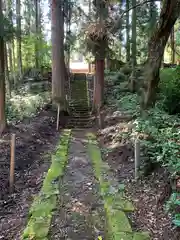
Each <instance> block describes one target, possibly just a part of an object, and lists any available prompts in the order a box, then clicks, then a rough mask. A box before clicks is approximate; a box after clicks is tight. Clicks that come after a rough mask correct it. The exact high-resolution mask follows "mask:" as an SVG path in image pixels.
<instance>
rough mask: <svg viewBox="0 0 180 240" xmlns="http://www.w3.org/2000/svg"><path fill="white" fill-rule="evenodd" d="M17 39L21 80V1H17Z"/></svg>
mask: <svg viewBox="0 0 180 240" xmlns="http://www.w3.org/2000/svg"><path fill="white" fill-rule="evenodd" d="M16 27H17V29H16V37H17V63H18V71H19V78H21V77H22V53H21V1H20V0H16Z"/></svg>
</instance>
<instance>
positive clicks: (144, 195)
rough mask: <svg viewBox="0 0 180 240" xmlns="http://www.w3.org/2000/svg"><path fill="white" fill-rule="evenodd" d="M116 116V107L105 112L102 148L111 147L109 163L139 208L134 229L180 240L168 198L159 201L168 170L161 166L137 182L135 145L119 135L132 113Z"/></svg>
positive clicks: (158, 238) (155, 237) (156, 238)
mask: <svg viewBox="0 0 180 240" xmlns="http://www.w3.org/2000/svg"><path fill="white" fill-rule="evenodd" d="M112 116H113V110H112V109H111V110H110V109H107V110H106V111H105V112H104V118H105V119H106V120H105V128H104V129H102V130H101V131H99V141H100V143H101V147H102V148H106V149H110V150H109V151H106V153H105V154H104V161H107V162H108V164H109V166H110V168H111V172H112V174H113V176H114V178H116V179H118V181H119V182H120V183H125V185H126V194H127V196H130V198H131V199H132V201H133V203H134V206H135V207H136V211H135V213H134V214H133V216H132V217H131V220H132V225H133V227H134V229H136V230H145V231H149V232H150V233H151V237H152V239H153V240H179V239H180V232H179V230H178V229H174V227H173V226H172V223H171V219H170V216H168V215H167V214H165V212H164V210H163V206H164V201H162V202H159V201H158V200H159V199H161V195H162V194H164V190H165V188H166V181H167V174H166V171H165V170H164V169H162V168H158V169H156V170H155V171H154V172H153V173H152V174H150V175H149V176H147V177H145V178H143V179H141V180H138V181H137V182H135V181H134V151H133V146H132V144H131V143H130V142H127V141H124V140H123V139H122V138H121V137H119V138H118V135H119V133H120V132H121V131H122V130H124V129H126V130H127V129H128V127H129V125H127V123H128V121H129V120H130V119H131V116H128V115H126V114H124V113H122V115H120V116H116V117H115V116H113V117H112ZM115 139H116V140H115Z"/></svg>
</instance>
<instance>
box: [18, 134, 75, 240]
mask: <svg viewBox="0 0 180 240" xmlns="http://www.w3.org/2000/svg"><path fill="white" fill-rule="evenodd" d="M70 133H71V131H70V130H64V132H63V134H62V136H61V140H60V143H59V145H58V147H57V150H56V153H55V155H53V157H52V164H51V166H50V168H49V170H48V173H47V175H46V177H45V179H44V182H43V186H42V188H41V191H40V193H39V195H38V196H37V197H36V198H35V199H34V202H33V204H32V206H31V209H30V212H29V215H30V219H29V221H28V224H27V227H26V229H25V230H24V233H23V237H22V239H37V240H38V239H46V237H47V235H48V232H49V227H50V224H51V218H52V214H53V210H54V209H55V208H56V201H57V195H58V194H59V191H58V180H57V179H59V178H60V177H62V176H63V174H64V169H65V166H66V164H67V160H68V157H67V152H68V143H69V139H70Z"/></svg>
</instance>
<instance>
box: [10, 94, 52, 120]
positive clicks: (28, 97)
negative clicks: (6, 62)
mask: <svg viewBox="0 0 180 240" xmlns="http://www.w3.org/2000/svg"><path fill="white" fill-rule="evenodd" d="M49 101H50V92H41V93H39V94H30V93H24V94H21V95H12V97H11V99H8V100H7V104H6V114H7V121H8V122H12V121H21V120H23V119H24V118H25V117H32V116H34V115H35V114H36V112H37V110H38V109H41V108H43V107H44V106H45V105H46V104H47V103H48V102H49Z"/></svg>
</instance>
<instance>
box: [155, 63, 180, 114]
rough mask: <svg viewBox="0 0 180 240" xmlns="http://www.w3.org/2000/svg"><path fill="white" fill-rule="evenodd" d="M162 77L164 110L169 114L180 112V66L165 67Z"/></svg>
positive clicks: (161, 90) (161, 89)
mask: <svg viewBox="0 0 180 240" xmlns="http://www.w3.org/2000/svg"><path fill="white" fill-rule="evenodd" d="M160 79H161V80H160V84H159V87H160V92H161V93H162V94H163V108H164V110H166V111H167V112H168V113H169V114H176V113H180V67H177V68H174V69H172V68H169V69H163V70H162V71H161V74H160Z"/></svg>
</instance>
